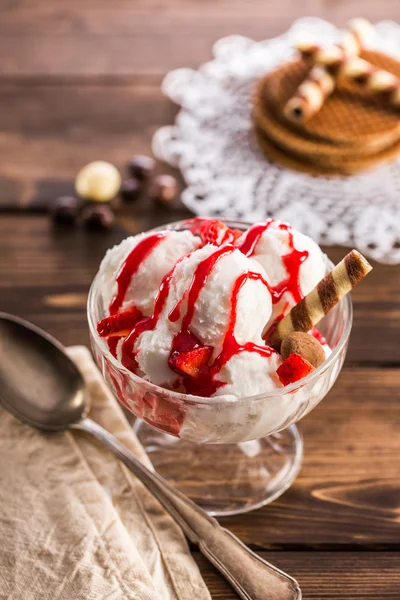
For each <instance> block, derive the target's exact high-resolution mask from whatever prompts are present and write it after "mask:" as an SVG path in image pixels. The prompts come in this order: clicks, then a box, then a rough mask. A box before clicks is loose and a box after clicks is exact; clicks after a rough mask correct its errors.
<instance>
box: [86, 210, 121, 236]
mask: <svg viewBox="0 0 400 600" xmlns="http://www.w3.org/2000/svg"><path fill="white" fill-rule="evenodd" d="M114 220H115V217H114V213H113V211H112V210H111V208H110V207H109V206H99V205H97V204H88V205H87V206H85V208H84V209H83V211H82V221H83V223H84V225H85V227H86V228H87V229H90V230H92V231H101V230H103V231H104V230H106V229H110V227H111V226H112V225H113V223H114Z"/></svg>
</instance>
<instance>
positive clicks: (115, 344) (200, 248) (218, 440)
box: [88, 218, 368, 515]
mask: <svg viewBox="0 0 400 600" xmlns="http://www.w3.org/2000/svg"><path fill="white" fill-rule="evenodd" d="M357 254H358V253H357ZM349 256H350V255H349ZM359 256H360V255H358V256H356V257H355V259H354V260H355V268H353V267H354V264H353V262H352V261H350V262H348V263H345V262H343V264H341V266H340V268H339V266H338V267H337V268H336V270H334V271H333V272H332V273H331V274H329V276H327V277H325V278H324V276H325V275H326V273H327V272H328V271H329V269H330V268H331V267H332V265H331V264H330V263H329V261H328V259H327V257H326V256H325V255H324V254H323V252H322V251H321V249H320V248H319V246H318V245H317V244H316V243H315V242H314V241H313V240H311V239H310V238H309V237H307V236H305V235H303V234H301V233H300V232H298V231H296V230H294V229H292V227H290V225H288V224H287V223H283V222H279V221H275V220H273V219H269V220H267V221H266V222H263V223H257V224H253V225H250V224H247V223H239V222H230V221H225V222H221V221H216V220H211V219H200V218H198V219H192V220H189V221H182V222H177V223H172V224H170V225H168V226H164V227H162V228H159V229H155V230H152V231H149V232H147V233H143V234H140V235H137V236H133V237H128V238H127V239H125V240H123V241H122V242H121V244H119V245H118V246H115V247H114V248H112V249H111V250H109V251H108V252H107V254H106V256H105V258H104V259H103V261H102V263H101V265H100V269H99V272H98V274H97V275H96V277H95V279H94V281H93V284H92V287H91V290H90V294H89V300H88V319H89V327H90V334H91V342H92V348H93V351H94V355H95V358H96V361H97V363H98V365H99V367H100V369H101V371H102V373H103V375H104V377H105V379H106V381H107V383H108V384H109V385H110V387H111V388H112V390H113V391H114V393H115V394H116V396H117V398H118V399H119V400H120V402H121V403H122V404H123V405H124V406H125V407H126V408H127V409H128V410H129V411H131V412H133V413H134V414H135V415H136V416H137V417H139V419H138V421H137V422H136V424H135V429H136V432H137V434H138V436H139V439H140V440H141V441H142V443H143V445H144V447H145V448H146V449H147V451H148V452H149V454H150V457H151V460H152V461H153V464H154V466H155V468H156V469H157V470H158V471H159V472H160V473H161V474H162V475H163V476H165V477H166V478H167V479H169V480H170V481H172V482H173V483H174V484H175V485H176V486H177V487H178V488H179V489H181V491H183V492H184V493H186V494H187V495H189V496H191V497H192V498H193V499H194V500H195V501H197V502H198V503H199V504H201V505H202V506H203V507H204V508H205V509H206V510H208V511H209V512H210V513H211V514H214V515H223V514H236V513H239V512H245V511H248V510H251V509H253V508H256V507H259V506H262V505H263V504H266V503H267V502H270V501H271V500H273V499H274V498H277V497H278V496H279V495H280V494H282V493H283V491H285V490H286V489H287V488H288V487H289V486H290V484H291V483H292V482H293V480H294V479H295V477H296V475H297V473H298V471H299V468H300V465H301V458H302V439H301V435H300V433H299V431H298V429H297V427H296V426H295V424H294V423H295V422H296V421H298V420H299V419H300V418H302V417H303V416H304V415H306V414H307V413H308V412H309V411H310V410H311V409H312V408H314V407H315V406H316V405H317V404H318V402H320V400H321V399H322V398H323V397H324V396H325V395H326V393H327V392H328V391H329V389H330V388H331V386H332V385H333V383H334V381H335V380H336V378H337V376H338V374H339V371H340V369H341V367H342V364H343V360H344V357H345V352H346V348H347V342H348V337H349V334H350V329H351V323H352V308H351V301H350V297H349V295H345V296H344V297H343V298H342V299H341V300H340V301H338V300H339V299H340V298H341V296H342V295H343V293H340V290H341V289H345V288H346V285H347V286H348V289H349V288H350V287H352V286H353V285H354V284H355V283H357V281H358V280H359V278H360V277H359V274H358V271H357V268H358V267H357V261H358V260H359V259H358V257H359ZM353 258H354V257H353ZM361 258H362V257H361ZM366 264H368V263H366ZM362 267H364V263H362ZM341 278H342V279H343V281H344V283H343V282H342V280H341ZM321 280H322V281H321ZM319 282H321V283H319ZM342 283H343V285H342ZM317 284H319V285H318V286H317ZM316 286H317V287H316ZM343 286H344V287H343ZM348 289H346V291H348ZM318 294H319V296H318ZM335 294H336V297H335ZM312 304H314V305H315V306H313V307H312ZM325 313H327V314H325ZM324 315H325V316H324ZM321 317H323V318H322V320H321ZM317 322H318V329H316V328H315V327H313V325H314V323H317Z"/></svg>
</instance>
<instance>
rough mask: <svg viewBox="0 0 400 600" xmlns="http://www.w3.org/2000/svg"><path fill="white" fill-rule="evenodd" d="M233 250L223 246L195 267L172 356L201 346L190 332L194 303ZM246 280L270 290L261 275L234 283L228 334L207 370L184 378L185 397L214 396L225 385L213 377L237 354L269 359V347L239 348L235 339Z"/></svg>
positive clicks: (249, 345) (246, 275)
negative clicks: (245, 353) (186, 394)
mask: <svg viewBox="0 0 400 600" xmlns="http://www.w3.org/2000/svg"><path fill="white" fill-rule="evenodd" d="M234 250H235V248H234V247H233V246H222V247H220V248H218V250H216V251H215V252H214V253H213V254H211V255H210V256H208V257H207V258H206V259H205V260H203V261H201V262H200V263H199V264H198V265H197V268H196V271H195V273H194V275H193V279H192V282H191V284H190V287H189V291H188V303H187V310H186V314H185V315H184V316H183V319H182V324H181V329H180V331H179V333H178V334H177V335H176V336H175V338H174V340H173V342H172V348H171V355H172V354H174V353H181V352H187V351H188V350H191V349H193V348H195V347H197V346H199V345H201V342H200V341H199V340H198V339H197V338H196V336H194V335H193V333H191V331H190V325H191V322H192V319H193V315H194V311H195V306H196V301H197V299H198V297H199V295H200V292H201V290H202V289H203V287H204V285H205V284H206V281H207V278H208V277H209V276H210V274H211V272H212V270H213V269H214V267H215V265H216V264H217V263H218V261H219V260H220V259H221V258H222V257H223V256H226V255H228V254H231V253H232V252H234ZM249 279H252V280H254V281H261V282H262V283H263V284H264V285H265V286H266V287H267V288H268V289H270V288H269V285H268V283H267V282H266V281H265V279H264V278H263V276H262V275H261V274H260V273H256V272H252V271H245V272H244V273H242V274H241V275H240V276H239V277H238V278H237V279H236V281H235V283H234V285H233V289H232V294H231V312H230V315H229V322H228V327H227V331H226V334H225V337H224V340H223V345H222V350H221V352H220V354H219V355H218V356H217V357H216V359H215V360H214V361H213V363H212V364H211V365H210V366H208V367H207V368H205V369H202V371H201V374H200V376H199V377H196V378H192V377H188V376H183V385H184V387H185V389H186V392H187V393H189V394H195V395H197V396H205V397H208V396H211V395H212V394H214V393H215V392H216V391H217V389H218V388H220V387H221V386H223V385H225V384H224V383H223V382H222V381H218V380H217V379H215V377H216V375H217V374H218V373H219V372H220V371H221V369H222V368H223V366H224V365H225V364H226V363H227V362H228V361H229V360H230V359H231V358H232V357H233V356H235V355H237V354H239V353H240V352H244V351H246V352H255V353H257V354H260V355H261V356H265V357H270V356H271V354H272V353H273V352H274V350H273V349H272V348H269V347H268V346H259V345H257V344H255V343H253V342H247V343H246V344H243V345H241V344H239V343H238V342H237V340H236V338H235V335H234V330H235V324H236V320H237V305H238V299H239V293H240V290H241V289H242V287H243V285H244V284H245V283H246V281H248V280H249ZM180 303H181V300H180V301H179V302H178V303H177V305H176V306H175V308H174V309H173V310H172V311H171V313H170V315H169V319H170V320H174V319H175V311H176V309H177V307H180ZM171 317H172V318H171Z"/></svg>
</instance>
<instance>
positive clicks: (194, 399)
mask: <svg viewBox="0 0 400 600" xmlns="http://www.w3.org/2000/svg"><path fill="white" fill-rule="evenodd" d="M198 218H199V219H207V217H198ZM190 221H192V219H184V220H181V221H174V222H172V223H167V224H165V225H160V226H159V227H154V228H153V229H149V230H147V231H146V233H150V232H154V231H163V230H170V229H172V230H175V231H176V230H177V228H178V227H181V228H182V229H185V227H184V226H185V225H188V223H189V222H190ZM221 221H223V222H224V223H225V224H227V225H228V226H229V227H235V228H237V227H246V228H248V227H251V226H252V225H254V224H255V223H250V222H247V221H239V220H232V219H224V218H222V219H221ZM328 260H329V259H328ZM329 262H330V263H331V261H329ZM331 264H333V263H331ZM98 279H99V271H98V272H97V273H96V276H95V278H94V279H93V281H92V284H91V286H90V290H89V295H88V300H87V319H88V323H89V331H90V336H91V338H92V340H93V341H94V342H95V344H96V346H97V348H98V349H99V350H100V352H101V353H102V354H103V355H105V357H106V359H107V360H108V361H110V362H111V363H112V364H113V365H114V367H115V368H117V369H118V370H119V371H121V372H123V373H125V374H126V375H127V376H128V377H129V378H130V379H132V381H134V382H135V384H137V385H140V386H142V387H144V388H147V391H149V392H150V393H156V394H168V396H169V399H170V400H171V401H174V402H176V403H178V404H196V405H198V404H204V405H214V406H215V405H221V406H223V405H226V404H239V403H243V404H246V403H252V404H253V403H255V402H267V401H268V400H272V399H276V398H277V397H281V396H282V397H283V396H285V395H286V394H290V393H293V392H296V391H297V390H298V389H300V388H302V387H304V386H306V385H308V384H309V383H313V382H314V381H316V380H317V379H319V377H320V376H321V375H323V374H324V373H325V371H327V370H328V369H329V367H330V366H331V365H332V364H333V363H334V362H335V361H336V359H337V358H338V357H339V356H340V353H341V352H342V350H343V348H344V347H345V346H346V344H347V341H348V339H349V336H350V332H351V328H352V323H353V305H352V302H351V296H350V294H346V295H345V296H344V298H342V299H341V300H340V302H339V304H338V306H339V305H341V306H343V305H344V307H345V312H344V319H345V325H344V328H343V332H342V335H341V337H340V340H339V341H338V343H337V345H336V347H335V348H334V349H333V350H332V352H331V354H330V355H329V356H328V358H327V359H326V360H325V361H324V362H323V363H322V365H320V366H319V367H317V368H316V369H315V370H314V371H313V372H312V373H310V374H309V375H307V376H306V377H303V378H302V379H299V381H296V382H294V383H291V384H290V385H287V386H284V387H282V388H277V389H275V390H271V391H269V392H262V393H261V394H255V395H253V396H241V397H236V396H233V395H226V396H223V395H221V396H212V397H207V398H205V397H203V396H194V395H192V394H184V393H182V392H176V391H174V390H169V389H168V388H163V387H161V386H160V385H156V384H155V383H152V382H151V381H148V380H147V379H143V377H140V376H139V375H135V373H132V371H129V369H127V368H126V367H124V365H123V364H122V363H121V362H120V361H119V360H118V359H116V358H115V357H114V356H113V355H112V354H111V352H110V351H109V349H108V347H107V344H106V342H105V340H103V339H102V338H100V336H99V335H98V333H97V328H96V325H97V323H95V322H94V319H93V310H92V306H93V305H94V299H95V292H96V290H97V282H98Z"/></svg>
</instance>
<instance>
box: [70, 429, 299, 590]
mask: <svg viewBox="0 0 400 600" xmlns="http://www.w3.org/2000/svg"><path fill="white" fill-rule="evenodd" d="M72 428H73V429H80V430H82V431H86V432H88V433H91V434H92V435H93V436H94V437H96V438H97V439H98V440H100V441H101V442H103V443H104V445H105V446H107V447H108V448H109V450H111V451H112V452H113V453H114V454H115V455H116V456H118V458H119V459H120V460H121V461H122V462H123V463H124V464H125V465H126V466H127V467H128V469H130V470H131V471H132V472H133V473H134V474H135V475H136V476H137V477H138V478H139V479H140V481H141V482H142V483H143V484H144V485H145V486H146V487H147V489H148V490H149V491H150V492H151V493H152V494H153V495H154V496H155V497H156V498H157V499H158V500H159V502H160V503H161V504H162V505H163V506H164V508H165V509H166V510H167V512H169V513H170V515H171V516H172V517H173V518H174V519H175V521H176V522H177V523H178V525H180V527H181V528H182V530H183V532H184V533H185V534H186V536H187V537H188V538H189V540H190V541H191V542H193V543H194V544H196V545H198V546H199V548H200V550H201V552H202V553H203V554H204V555H205V556H206V557H207V558H208V559H209V560H210V562H211V563H213V565H214V566H215V567H216V568H217V569H218V570H219V571H220V572H221V573H222V575H223V576H224V577H225V578H226V579H227V580H228V581H229V582H230V583H231V585H232V586H233V587H234V588H235V590H236V591H237V593H238V594H239V596H240V597H241V598H243V599H244V600H265V599H266V598H268V599H271V600H272V599H273V600H300V599H301V591H300V588H299V586H298V584H297V581H296V580H295V579H293V578H292V577H290V576H289V575H287V574H286V573H283V572H282V571H280V570H279V569H277V568H276V567H274V566H272V565H270V564H269V563H267V562H266V561H264V560H263V559H262V558H260V557H259V556H257V554H255V553H254V552H252V551H251V550H250V549H249V548H247V546H245V545H244V544H243V543H242V542H241V541H240V540H239V539H238V538H237V537H235V536H234V535H233V534H232V533H231V532H230V531H228V530H227V529H224V528H223V527H221V526H220V525H219V523H218V521H216V519H214V518H213V517H210V516H209V515H208V514H207V513H206V512H205V511H204V510H203V509H202V508H200V507H199V506H197V504H195V503H194V502H192V501H191V500H189V498H187V497H186V496H184V495H183V494H182V493H181V492H179V491H178V490H176V489H175V488H173V487H172V486H171V485H170V484H169V483H167V482H166V481H165V479H163V478H162V477H160V475H158V474H157V473H155V472H154V471H150V470H149V469H148V468H147V467H145V466H144V465H143V464H142V463H141V462H140V461H139V460H138V459H137V458H136V457H135V455H134V454H133V453H132V452H131V451H130V450H128V448H126V447H125V446H124V445H123V444H121V442H119V441H118V440H117V438H115V437H114V436H113V435H111V434H110V433H109V432H108V431H106V430H105V429H103V427H101V426H100V425H98V424H97V423H95V422H94V421H92V420H91V419H88V418H85V419H83V420H82V421H80V422H79V423H76V424H75V425H72Z"/></svg>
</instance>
